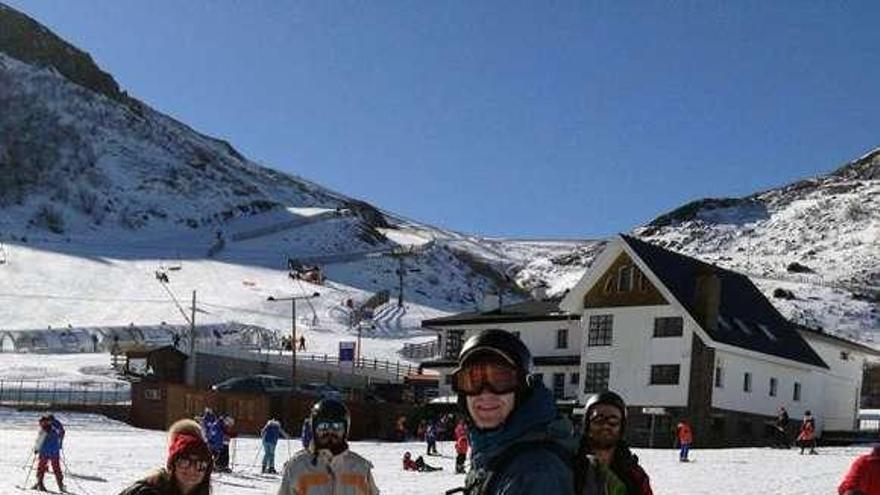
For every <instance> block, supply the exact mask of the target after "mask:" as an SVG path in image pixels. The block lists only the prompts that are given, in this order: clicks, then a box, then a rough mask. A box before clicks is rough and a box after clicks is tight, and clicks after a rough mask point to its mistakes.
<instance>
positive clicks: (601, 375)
mask: <svg viewBox="0 0 880 495" xmlns="http://www.w3.org/2000/svg"><path fill="white" fill-rule="evenodd" d="M584 371H585V373H584V392H585V393H588V394H589V393H598V392H604V391H606V390H608V377H609V376H610V375H611V363H587V367H586V369H585V370H584Z"/></svg>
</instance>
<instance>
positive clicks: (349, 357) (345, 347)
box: [339, 342, 355, 363]
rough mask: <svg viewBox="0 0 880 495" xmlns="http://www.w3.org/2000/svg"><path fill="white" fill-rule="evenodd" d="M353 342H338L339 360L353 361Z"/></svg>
mask: <svg viewBox="0 0 880 495" xmlns="http://www.w3.org/2000/svg"><path fill="white" fill-rule="evenodd" d="M354 345H355V343H354V342H340V343H339V362H340V363H342V362H345V361H348V362H354Z"/></svg>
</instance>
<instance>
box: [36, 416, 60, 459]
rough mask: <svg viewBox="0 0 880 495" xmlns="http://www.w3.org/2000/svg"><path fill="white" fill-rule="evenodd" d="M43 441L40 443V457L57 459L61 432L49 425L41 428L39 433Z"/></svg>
mask: <svg viewBox="0 0 880 495" xmlns="http://www.w3.org/2000/svg"><path fill="white" fill-rule="evenodd" d="M41 435H43V440H42V442H40V445H39V449H38V450H39V451H40V457H48V458H53V457H58V456H59V455H60V453H61V431H60V430H59V429H58V428H56V427H55V426H54V425H52V424H51V423H50V424H48V427H47V428H43V431H42V433H41Z"/></svg>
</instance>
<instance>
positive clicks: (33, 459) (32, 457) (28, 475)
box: [22, 452, 37, 489]
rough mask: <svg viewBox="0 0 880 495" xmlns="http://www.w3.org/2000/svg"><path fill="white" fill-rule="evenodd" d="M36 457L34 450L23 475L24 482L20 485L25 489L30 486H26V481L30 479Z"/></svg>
mask: <svg viewBox="0 0 880 495" xmlns="http://www.w3.org/2000/svg"><path fill="white" fill-rule="evenodd" d="M36 458H37V453H36V452H34V454H33V455H32V456H31V462H30V465H29V467H28V472H27V475H26V476H25V477H24V484H23V485H22V486H23V487H24V488H25V489H27V488H30V487H29V486H28V481H30V479H31V472H32V471H33V470H34V461H35V460H36Z"/></svg>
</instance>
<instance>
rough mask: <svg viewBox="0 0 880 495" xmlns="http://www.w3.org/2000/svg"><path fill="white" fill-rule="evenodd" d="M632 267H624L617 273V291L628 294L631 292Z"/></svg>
mask: <svg viewBox="0 0 880 495" xmlns="http://www.w3.org/2000/svg"><path fill="white" fill-rule="evenodd" d="M632 274H633V271H632V266H630V265H624V266H622V267H620V270H618V272H617V291H618V292H629V291H630V290H632V276H633V275H632Z"/></svg>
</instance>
